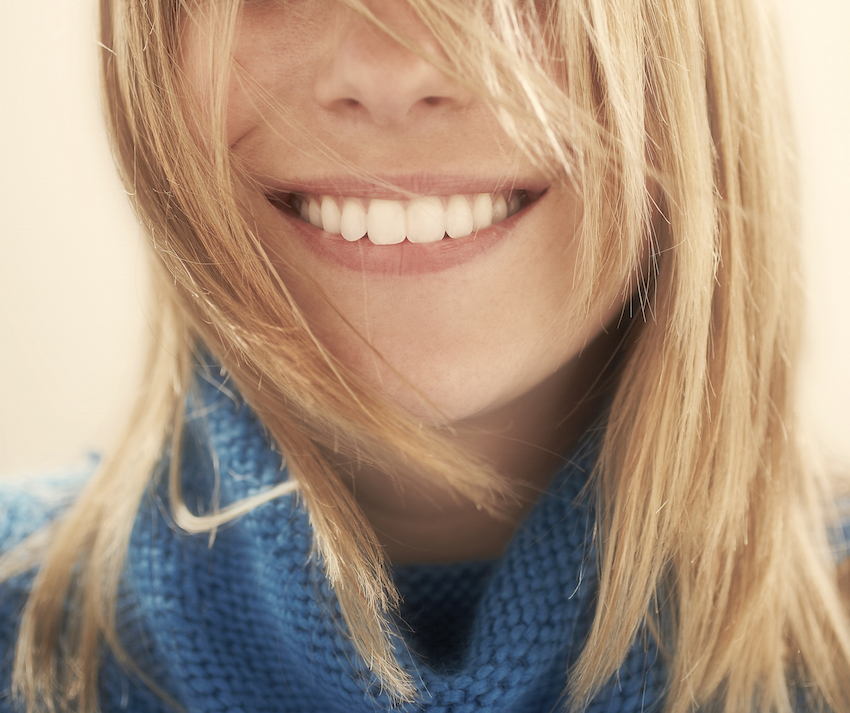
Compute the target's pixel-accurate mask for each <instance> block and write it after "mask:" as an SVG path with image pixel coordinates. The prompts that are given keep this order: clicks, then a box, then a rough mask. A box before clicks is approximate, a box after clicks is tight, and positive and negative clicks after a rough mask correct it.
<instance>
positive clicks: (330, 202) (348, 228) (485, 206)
mask: <svg viewBox="0 0 850 713" xmlns="http://www.w3.org/2000/svg"><path fill="white" fill-rule="evenodd" d="M524 196H525V194H524V193H522V192H521V191H519V192H514V191H512V192H510V193H508V192H505V193H498V194H495V197H494V196H493V195H492V194H490V193H478V194H475V195H472V196H467V195H464V194H457V195H453V196H449V197H446V198H442V197H439V196H422V197H419V198H413V199H412V200H410V201H409V202H407V204H406V205H405V203H404V202H402V201H397V200H385V199H382V198H373V199H371V200H369V199H363V200H361V199H360V198H340V199H337V198H334V197H333V196H327V195H325V196H317V195H302V196H298V195H295V196H294V198H293V200H292V202H291V205H293V207H294V208H296V209H297V211H298V213H299V214H300V216H301V219H302V220H304V221H305V222H307V223H310V224H311V225H312V226H314V227H315V228H318V229H319V230H324V231H326V232H328V233H333V234H335V235H340V234H341V235H342V237H343V238H345V239H346V240H348V241H349V242H354V241H356V240H360V238H362V237H363V236H368V238H369V240H370V241H371V242H373V243H374V244H376V245H395V244H398V243H400V242H402V241H403V240H404V239H405V238H407V239H408V240H409V241H410V242H411V243H436V242H439V241H440V240H442V239H443V238H444V237H445V236H446V235H448V236H449V237H450V238H464V237H466V236H468V235H471V234H472V233H473V232H477V231H479V230H484V229H485V228H488V227H489V226H491V225H495V224H496V223H500V222H502V221H503V220H505V219H506V218H509V217H510V216H512V215H513V214H514V213H516V212H517V211H518V210H520V208H522V206H523V198H524ZM340 202H341V203H342V208H340Z"/></svg>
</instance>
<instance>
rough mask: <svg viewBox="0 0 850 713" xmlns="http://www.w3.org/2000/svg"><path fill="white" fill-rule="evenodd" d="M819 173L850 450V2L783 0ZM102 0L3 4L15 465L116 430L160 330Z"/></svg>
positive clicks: (835, 366) (8, 427)
mask: <svg viewBox="0 0 850 713" xmlns="http://www.w3.org/2000/svg"><path fill="white" fill-rule="evenodd" d="M780 2H781V3H782V9H783V12H784V20H785V22H784V27H785V31H786V34H787V46H788V64H789V74H790V80H791V84H792V91H793V94H794V98H795V110H796V116H797V121H798V125H799V133H800V141H801V147H802V154H803V171H804V180H805V191H804V209H805V215H806V235H805V256H806V270H807V275H808V284H809V289H810V296H809V339H808V344H807V363H806V369H805V372H804V379H803V382H802V384H801V389H802V391H803V394H804V406H805V408H806V410H807V411H808V412H809V413H810V417H811V424H812V432H813V434H814V435H815V438H816V440H817V441H818V442H820V443H821V444H822V445H823V446H824V449H825V452H826V453H827V454H830V457H831V458H834V459H839V460H844V461H846V462H850V371H848V369H847V367H846V365H847V363H848V361H849V360H850V317H848V313H847V303H848V298H849V297H850V279H848V273H850V227H848V220H847V213H848V204H850V43H848V42H847V39H846V38H847V36H848V34H850V3H848V2H847V0H780ZM94 18H95V12H94V8H93V2H92V1H91V0H40V1H39V2H12V1H11V0H7V1H6V2H3V3H0V472H9V471H20V470H32V469H43V468H53V467H58V466H62V465H67V464H71V463H74V462H76V461H78V460H80V459H81V458H83V457H84V456H85V453H86V452H88V451H92V450H100V449H102V448H103V447H104V445H105V444H106V443H107V442H108V440H109V438H110V437H111V436H112V434H113V433H114V431H115V428H116V424H117V423H118V421H119V419H120V415H121V413H122V411H123V410H124V409H125V407H126V403H127V402H128V399H129V395H130V393H131V389H132V385H133V383H134V381H135V378H136V374H137V371H138V367H139V353H140V351H141V344H142V343H143V337H144V333H145V330H146V326H145V316H144V309H143V304H144V293H145V277H144V269H143V266H142V265H141V264H140V263H141V261H140V260H139V258H138V252H139V248H140V240H141V236H140V234H139V229H138V226H137V225H136V224H135V222H134V220H133V218H132V216H131V215H130V211H129V209H128V207H127V205H126V200H125V197H124V195H123V191H122V189H121V187H120V186H119V185H118V182H117V180H116V179H115V178H114V176H113V173H112V168H111V163H110V158H109V152H108V149H107V147H106V142H105V139H104V137H103V134H102V131H101V128H100V117H99V109H98V106H97V99H96V96H97V78H96V71H95V61H94V55H95V36H94V26H95V20H94Z"/></svg>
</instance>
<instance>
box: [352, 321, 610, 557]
mask: <svg viewBox="0 0 850 713" xmlns="http://www.w3.org/2000/svg"><path fill="white" fill-rule="evenodd" d="M615 337H616V338H615ZM619 342H620V337H619V336H617V335H613V336H612V335H602V337H601V338H598V339H597V340H596V341H594V343H593V344H591V345H589V346H588V348H587V349H586V350H584V352H583V353H582V354H581V355H580V356H579V357H576V358H575V359H573V360H572V361H571V362H569V363H567V364H566V365H564V366H563V367H562V368H561V369H559V370H558V371H557V372H556V373H555V374H553V375H552V376H551V377H549V378H548V379H546V380H545V381H544V382H542V383H541V384H539V385H538V386H536V387H535V388H534V389H532V390H531V391H529V392H527V393H526V394H524V395H523V396H521V397H519V398H518V399H515V400H514V401H512V402H510V403H509V404H506V405H504V406H502V407H500V408H498V409H495V410H493V411H491V412H488V413H486V414H482V415H478V416H476V417H474V418H470V419H467V420H465V421H463V422H460V423H456V424H453V429H452V433H451V434H447V437H448V438H449V439H451V440H454V441H455V442H457V443H458V444H459V445H461V446H462V447H463V448H464V449H465V450H467V451H468V452H469V453H470V454H474V455H477V456H482V457H484V458H485V459H486V460H487V461H489V462H490V463H492V464H493V465H494V466H495V467H496V469H497V470H498V471H499V472H500V473H502V474H503V475H504V476H505V477H507V478H508V480H509V482H510V483H511V484H512V485H514V486H515V492H516V493H518V494H519V497H518V498H510V499H507V498H506V499H505V501H504V503H503V507H502V508H501V509H500V513H499V515H498V516H496V515H494V514H492V513H490V512H487V511H486V510H482V509H481V508H480V507H477V506H476V505H475V504H474V503H472V502H471V501H469V500H466V499H464V498H458V497H454V496H453V495H452V494H450V493H446V492H444V491H438V490H436V488H434V489H433V490H429V491H428V492H425V493H423V491H422V489H421V488H415V489H414V488H398V487H397V486H396V484H395V483H394V482H393V480H392V478H390V477H389V476H387V475H386V474H385V473H383V472H381V471H378V470H376V469H372V468H369V467H367V466H362V467H360V468H359V469H358V470H357V471H356V472H354V473H353V474H352V477H353V481H354V482H355V483H356V497H357V501H358V503H359V505H360V507H361V508H362V509H363V511H364V513H365V515H366V517H367V518H368V519H369V521H370V522H371V523H372V526H373V527H374V528H375V532H376V534H377V536H378V539H379V540H380V541H381V543H382V544H383V546H384V549H385V553H386V555H387V557H388V558H389V560H390V561H392V562H393V563H396V564H410V563H449V562H460V561H468V560H482V559H492V558H495V557H498V556H500V555H501V554H502V553H503V551H504V549H505V547H506V546H507V544H508V542H509V541H510V540H511V538H512V537H513V535H514V533H515V532H516V529H517V527H518V526H519V524H520V523H521V522H522V520H523V519H524V518H525V516H526V515H527V514H528V512H529V510H531V508H532V507H533V506H534V504H535V503H536V502H537V500H538V498H539V496H540V494H541V493H542V492H543V491H544V490H545V489H546V487H547V486H548V484H549V482H550V481H551V479H552V476H553V475H554V474H555V473H556V472H557V470H558V469H559V467H560V466H561V464H562V463H563V461H564V459H565V457H566V456H567V455H568V454H569V453H570V452H571V450H572V449H573V448H574V447H575V445H576V444H577V442H578V441H579V439H580V438H581V437H582V436H583V435H584V434H585V433H586V432H587V430H588V428H590V426H591V425H592V424H593V421H594V419H596V418H597V417H598V415H599V412H600V410H601V407H602V402H603V401H604V400H605V398H606V393H607V389H606V388H604V385H603V380H606V381H607V380H609V379H610V372H612V371H613V369H612V368H611V367H610V363H611V362H612V361H613V357H614V355H615V353H616V350H617V346H618V344H619Z"/></svg>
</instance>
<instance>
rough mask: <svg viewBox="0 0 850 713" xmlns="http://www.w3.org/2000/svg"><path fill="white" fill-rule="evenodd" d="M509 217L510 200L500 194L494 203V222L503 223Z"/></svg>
mask: <svg viewBox="0 0 850 713" xmlns="http://www.w3.org/2000/svg"><path fill="white" fill-rule="evenodd" d="M507 217H508V202H507V201H506V200H505V197H504V196H499V197H498V198H496V201H495V203H493V222H494V223H501V222H502V221H503V220H504V219H505V218H507Z"/></svg>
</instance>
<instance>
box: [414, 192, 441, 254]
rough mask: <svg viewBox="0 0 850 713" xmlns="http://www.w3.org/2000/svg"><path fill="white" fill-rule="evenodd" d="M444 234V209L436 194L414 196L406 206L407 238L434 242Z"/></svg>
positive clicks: (422, 241) (416, 241) (418, 241)
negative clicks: (420, 196) (422, 196)
mask: <svg viewBox="0 0 850 713" xmlns="http://www.w3.org/2000/svg"><path fill="white" fill-rule="evenodd" d="M445 234H446V210H445V208H443V201H441V200H440V199H439V198H437V197H436V196H428V197H426V198H414V199H413V200H412V201H410V205H408V206H407V239H408V240H409V241H410V242H411V243H436V242H437V241H439V240H442V239H443V236H444V235H445Z"/></svg>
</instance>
